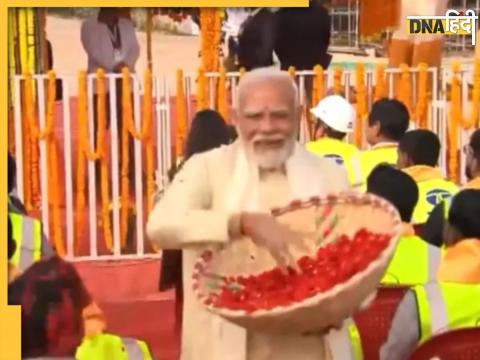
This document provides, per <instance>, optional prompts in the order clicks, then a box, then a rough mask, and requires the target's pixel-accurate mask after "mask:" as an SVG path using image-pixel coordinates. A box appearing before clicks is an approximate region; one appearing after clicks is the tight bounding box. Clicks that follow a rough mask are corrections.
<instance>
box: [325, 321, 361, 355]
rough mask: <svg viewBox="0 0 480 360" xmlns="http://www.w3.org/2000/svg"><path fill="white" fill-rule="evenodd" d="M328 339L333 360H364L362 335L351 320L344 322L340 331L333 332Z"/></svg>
mask: <svg viewBox="0 0 480 360" xmlns="http://www.w3.org/2000/svg"><path fill="white" fill-rule="evenodd" d="M327 339H328V344H329V347H330V351H331V353H332V359H342V360H343V359H345V360H363V349H362V342H361V339H360V333H359V331H358V328H357V326H356V325H355V323H354V322H353V320H352V319H351V318H348V319H347V320H345V321H344V323H343V326H342V328H341V329H340V330H332V331H331V332H330V333H329V334H328V336H327Z"/></svg>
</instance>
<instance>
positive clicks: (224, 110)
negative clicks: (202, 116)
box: [217, 66, 229, 123]
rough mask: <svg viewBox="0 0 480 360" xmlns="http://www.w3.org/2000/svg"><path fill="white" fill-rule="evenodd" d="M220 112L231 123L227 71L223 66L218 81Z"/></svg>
mask: <svg viewBox="0 0 480 360" xmlns="http://www.w3.org/2000/svg"><path fill="white" fill-rule="evenodd" d="M217 104H218V112H219V114H220V115H222V118H223V119H224V120H225V122H226V123H229V113H228V97H227V71H226V69H225V68H224V67H223V66H222V67H221V68H220V77H219V81H218V98H217Z"/></svg>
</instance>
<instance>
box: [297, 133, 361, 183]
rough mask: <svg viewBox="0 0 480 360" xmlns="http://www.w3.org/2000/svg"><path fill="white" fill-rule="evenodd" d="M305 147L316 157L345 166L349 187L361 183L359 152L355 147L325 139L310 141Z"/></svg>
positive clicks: (339, 141) (335, 140)
mask: <svg viewBox="0 0 480 360" xmlns="http://www.w3.org/2000/svg"><path fill="white" fill-rule="evenodd" d="M305 147H306V149H307V150H308V151H310V152H311V153H313V154H315V155H317V156H322V157H326V158H328V159H331V160H333V161H335V163H337V164H338V165H343V166H345V170H346V171H347V174H348V179H349V182H350V184H351V185H355V184H360V183H361V182H362V174H361V167H360V160H359V151H358V149H357V147H356V146H355V145H352V144H348V143H346V142H344V141H341V140H337V139H332V138H326V137H325V138H321V139H319V140H316V141H311V142H309V143H307V144H306V145H305Z"/></svg>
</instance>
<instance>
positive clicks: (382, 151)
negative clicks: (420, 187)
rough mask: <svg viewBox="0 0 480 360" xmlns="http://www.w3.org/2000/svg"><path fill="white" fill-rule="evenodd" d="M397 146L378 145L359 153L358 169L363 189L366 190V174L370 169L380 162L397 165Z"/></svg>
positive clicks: (368, 173)
mask: <svg viewBox="0 0 480 360" xmlns="http://www.w3.org/2000/svg"><path fill="white" fill-rule="evenodd" d="M397 149H398V147H397V146H396V145H389V146H380V147H378V148H374V149H370V150H366V151H363V152H361V153H360V169H361V172H362V182H363V183H364V184H365V186H364V190H366V183H367V178H368V175H370V173H371V172H372V170H373V169H374V168H375V167H376V166H377V165H380V164H382V163H386V164H389V165H392V166H396V165H397V160H398V152H397Z"/></svg>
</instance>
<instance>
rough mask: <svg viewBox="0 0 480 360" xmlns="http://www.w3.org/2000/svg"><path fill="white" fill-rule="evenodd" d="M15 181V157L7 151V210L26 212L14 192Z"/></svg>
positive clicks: (19, 212)
mask: <svg viewBox="0 0 480 360" xmlns="http://www.w3.org/2000/svg"><path fill="white" fill-rule="evenodd" d="M16 181H17V165H16V164H15V159H14V158H13V156H12V155H11V154H10V153H8V211H13V212H15V213H18V214H23V215H26V214H27V210H26V209H25V205H24V204H23V203H22V201H21V200H20V199H19V198H17V197H16V196H15V194H14V190H15V183H16Z"/></svg>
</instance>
